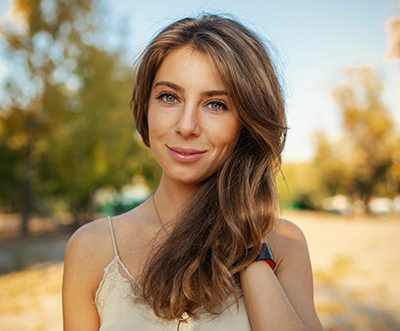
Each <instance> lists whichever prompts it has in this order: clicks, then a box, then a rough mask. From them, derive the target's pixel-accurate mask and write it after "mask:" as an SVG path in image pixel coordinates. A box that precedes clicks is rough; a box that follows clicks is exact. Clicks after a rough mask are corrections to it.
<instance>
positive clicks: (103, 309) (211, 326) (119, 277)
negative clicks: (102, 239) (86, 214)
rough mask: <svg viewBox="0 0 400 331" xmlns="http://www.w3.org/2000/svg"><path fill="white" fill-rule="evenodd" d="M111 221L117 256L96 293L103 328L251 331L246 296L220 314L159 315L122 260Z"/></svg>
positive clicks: (116, 330)
mask: <svg viewBox="0 0 400 331" xmlns="http://www.w3.org/2000/svg"><path fill="white" fill-rule="evenodd" d="M108 221H109V226H110V232H111V238H112V243H113V246H114V252H115V257H114V259H113V260H112V261H111V262H110V264H109V265H108V266H107V267H106V268H105V269H104V275H103V279H102V281H101V283H100V285H99V288H98V289H97V292H96V299H95V305H96V308H97V311H98V313H99V316H100V325H101V326H100V330H99V331H109V330H115V331H128V330H129V331H135V330H138V331H161V330H165V331H167V330H171V331H176V330H179V331H194V330H199V331H217V330H218V331H239V330H240V331H251V327H250V323H249V319H248V316H247V311H246V307H245V303H244V299H243V296H242V295H241V296H240V298H239V310H237V308H236V304H235V300H234V299H233V298H231V300H230V302H231V305H230V306H229V308H227V309H225V310H224V312H223V313H222V314H220V315H218V316H217V317H215V316H213V315H210V314H208V313H203V314H201V315H200V317H199V318H198V319H193V318H191V317H189V318H187V316H183V317H182V319H181V321H179V320H173V321H166V320H164V319H160V318H158V317H157V316H155V314H154V312H153V310H152V308H151V307H149V306H148V305H147V304H146V303H144V302H143V301H140V300H138V299H139V298H140V293H141V286H140V284H139V282H138V281H137V280H136V279H135V278H134V277H133V276H132V275H131V274H130V272H129V270H128V269H127V268H126V267H125V265H124V264H123V262H122V261H121V259H120V257H119V255H118V251H117V245H116V242H115V236H114V231H113V227H112V222H111V218H110V217H109V218H108ZM184 315H185V314H184ZM185 317H186V319H185Z"/></svg>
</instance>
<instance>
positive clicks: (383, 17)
mask: <svg viewBox="0 0 400 331" xmlns="http://www.w3.org/2000/svg"><path fill="white" fill-rule="evenodd" d="M8 6H9V4H8V2H7V1H4V0H0V14H3V13H5V12H6V11H7V8H8ZM101 8H102V9H103V10H104V11H105V12H106V13H107V14H108V15H109V24H108V29H113V27H115V29H117V26H121V25H124V26H125V29H126V32H127V33H126V36H125V38H124V43H123V49H124V52H125V54H126V59H127V62H128V63H129V64H133V61H134V59H135V57H136V56H137V55H138V53H139V52H140V50H142V49H143V47H144V46H145V45H146V44H147V43H148V42H149V41H150V39H151V38H152V37H153V36H154V34H155V33H157V31H159V30H160V29H162V28H164V27H165V26H166V25H168V24H170V23H172V22H173V21H175V20H177V19H180V18H183V17H187V16H198V14H199V13H201V12H207V13H216V14H230V15H233V16H234V17H236V18H237V19H239V20H240V21H241V22H242V23H243V24H245V25H246V26H248V27H250V28H251V29H252V30H253V31H255V32H256V33H258V34H259V35H260V36H261V37H262V38H263V39H264V40H267V44H269V43H272V45H273V46H274V48H275V49H276V51H277V53H274V55H273V58H274V60H275V61H276V62H277V65H278V67H279V71H280V73H279V75H280V77H282V82H283V87H284V90H285V95H286V106H287V115H288V122H289V128H290V130H289V133H288V139H287V145H286V149H285V152H284V160H286V161H289V162H301V161H306V160H309V159H311V158H312V157H313V154H314V148H315V142H314V141H313V137H314V133H315V132H316V131H317V130H321V131H323V132H325V133H326V134H327V135H328V136H329V137H330V138H331V139H337V138H338V136H339V135H340V123H341V118H340V109H339V108H338V105H336V104H335V102H334V100H333V98H332V97H331V92H332V89H333V87H334V86H336V85H338V84H340V83H342V82H343V81H344V79H345V76H344V74H343V70H344V68H346V67H347V66H360V65H371V66H373V67H374V68H375V69H376V70H377V72H378V73H379V76H380V77H381V79H382V80H383V81H384V82H385V85H386V89H385V94H384V100H385V102H386V104H387V105H388V107H389V109H390V110H391V112H392V114H393V116H394V118H395V120H396V122H397V126H398V127H400V96H399V95H400V93H399V91H400V84H399V77H400V66H399V63H398V62H388V61H386V60H385V52H386V49H387V44H388V43H387V34H386V26H387V21H388V19H389V18H390V17H393V16H397V17H400V2H399V1H397V0H304V1H299V0H281V1H277V0H241V1H228V0H214V1H201V0H200V1H199V0H196V1H194V0H168V1H160V0H145V1H137V0H118V1H115V0H114V1H112V0H102V6H101ZM111 35H112V34H111ZM6 72H7V70H6V66H5V65H4V64H1V63H0V79H1V77H2V76H4V75H5V74H6Z"/></svg>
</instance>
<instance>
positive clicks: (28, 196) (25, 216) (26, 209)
mask: <svg viewBox="0 0 400 331" xmlns="http://www.w3.org/2000/svg"><path fill="white" fill-rule="evenodd" d="M33 144H34V143H33V140H32V139H30V140H29V142H28V146H27V148H26V159H25V165H24V175H23V176H24V180H23V187H22V197H23V198H22V199H23V200H22V204H23V207H22V234H23V235H27V234H28V232H29V229H28V223H29V213H30V212H31V209H32V177H33V162H32V160H31V154H32V153H31V152H32V149H33Z"/></svg>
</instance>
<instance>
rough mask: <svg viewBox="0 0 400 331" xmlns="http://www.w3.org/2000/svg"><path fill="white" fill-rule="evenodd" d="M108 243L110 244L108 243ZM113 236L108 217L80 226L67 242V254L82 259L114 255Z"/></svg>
mask: <svg viewBox="0 0 400 331" xmlns="http://www.w3.org/2000/svg"><path fill="white" fill-rule="evenodd" d="M107 243H108V245H107ZM112 247H113V246H112V237H111V232H110V228H109V225H108V221H107V219H105V218H104V219H98V220H96V221H92V222H90V223H87V224H85V225H83V226H82V227H80V228H79V229H78V230H76V231H75V233H74V234H73V235H72V236H71V238H70V239H69V241H68V244H67V254H70V255H74V256H75V257H76V258H78V259H80V260H87V259H89V260H93V258H94V257H96V256H97V257H98V258H101V257H102V256H103V257H104V255H111V256H112V255H113V254H112V253H113V252H112Z"/></svg>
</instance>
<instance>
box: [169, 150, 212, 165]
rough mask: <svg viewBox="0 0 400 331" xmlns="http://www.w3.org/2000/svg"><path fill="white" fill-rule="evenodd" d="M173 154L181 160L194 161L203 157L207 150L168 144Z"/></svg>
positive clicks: (176, 158)
mask: <svg viewBox="0 0 400 331" xmlns="http://www.w3.org/2000/svg"><path fill="white" fill-rule="evenodd" d="M167 148H168V151H169V153H170V154H171V156H172V157H173V158H174V159H175V160H177V161H180V162H194V161H197V160H198V159H200V158H202V157H203V156H204V154H205V153H206V151H201V150H197V149H193V148H183V147H175V146H174V147H169V146H167Z"/></svg>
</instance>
